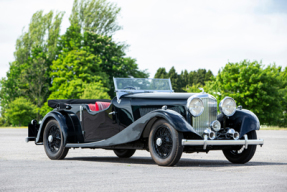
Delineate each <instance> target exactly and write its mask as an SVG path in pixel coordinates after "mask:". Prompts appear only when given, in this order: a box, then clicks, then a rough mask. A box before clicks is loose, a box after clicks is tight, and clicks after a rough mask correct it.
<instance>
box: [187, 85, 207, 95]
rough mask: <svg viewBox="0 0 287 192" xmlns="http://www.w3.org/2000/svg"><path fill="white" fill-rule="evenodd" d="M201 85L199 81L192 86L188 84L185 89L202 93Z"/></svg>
mask: <svg viewBox="0 0 287 192" xmlns="http://www.w3.org/2000/svg"><path fill="white" fill-rule="evenodd" d="M200 87H202V85H201V84H199V83H198V84H193V85H192V86H190V85H188V86H187V87H186V88H185V89H184V90H185V91H186V92H189V93H200V92H201V90H200V89H199V88H200ZM204 91H205V90H204Z"/></svg>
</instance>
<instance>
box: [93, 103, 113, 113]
mask: <svg viewBox="0 0 287 192" xmlns="http://www.w3.org/2000/svg"><path fill="white" fill-rule="evenodd" d="M110 104H111V103H109V102H96V103H95V104H88V106H89V108H90V110H91V111H101V110H104V109H106V108H108V107H109V106H110Z"/></svg>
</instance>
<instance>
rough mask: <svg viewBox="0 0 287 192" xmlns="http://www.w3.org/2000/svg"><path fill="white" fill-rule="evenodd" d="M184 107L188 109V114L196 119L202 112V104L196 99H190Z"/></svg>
mask: <svg viewBox="0 0 287 192" xmlns="http://www.w3.org/2000/svg"><path fill="white" fill-rule="evenodd" d="M186 107H187V108H188V110H189V112H190V113H191V114H192V115H193V116H194V117H197V116H199V115H201V114H202V112H203V111H204V106H203V102H202V100H201V99H200V98H198V97H190V98H188V100H187V104H186Z"/></svg>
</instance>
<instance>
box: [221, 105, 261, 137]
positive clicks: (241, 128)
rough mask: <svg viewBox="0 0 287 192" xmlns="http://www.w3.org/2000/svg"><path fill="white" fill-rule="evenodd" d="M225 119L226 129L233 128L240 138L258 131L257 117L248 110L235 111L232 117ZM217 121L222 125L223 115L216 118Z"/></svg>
mask: <svg viewBox="0 0 287 192" xmlns="http://www.w3.org/2000/svg"><path fill="white" fill-rule="evenodd" d="M225 118H226V127H230V128H234V129H235V130H236V131H238V132H239V134H240V138H241V137H243V135H244V134H246V133H248V132H250V131H253V130H259V129H260V122H259V119H258V118H257V116H256V115H255V114H254V113H252V112H251V111H249V110H246V109H242V110H239V109H237V110H236V112H235V113H234V115H233V116H231V117H229V118H227V117H225ZM217 119H218V121H220V123H221V125H223V121H224V115H223V114H220V115H218V116H217Z"/></svg>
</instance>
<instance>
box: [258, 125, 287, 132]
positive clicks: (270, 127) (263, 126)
mask: <svg viewBox="0 0 287 192" xmlns="http://www.w3.org/2000/svg"><path fill="white" fill-rule="evenodd" d="M260 130H284V131H287V127H278V126H266V125H261V127H260Z"/></svg>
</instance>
